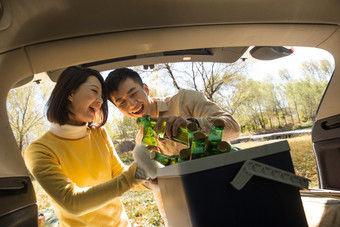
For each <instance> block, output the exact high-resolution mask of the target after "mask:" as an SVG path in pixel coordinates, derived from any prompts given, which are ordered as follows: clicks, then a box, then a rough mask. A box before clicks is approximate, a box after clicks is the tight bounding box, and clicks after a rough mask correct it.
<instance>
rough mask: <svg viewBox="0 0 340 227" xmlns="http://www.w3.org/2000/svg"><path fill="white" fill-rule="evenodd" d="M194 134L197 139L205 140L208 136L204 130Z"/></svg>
mask: <svg viewBox="0 0 340 227" xmlns="http://www.w3.org/2000/svg"><path fill="white" fill-rule="evenodd" d="M192 136H193V137H194V139H195V140H205V139H206V138H207V136H206V135H205V134H204V133H203V132H195V133H194V134H193V135H192Z"/></svg>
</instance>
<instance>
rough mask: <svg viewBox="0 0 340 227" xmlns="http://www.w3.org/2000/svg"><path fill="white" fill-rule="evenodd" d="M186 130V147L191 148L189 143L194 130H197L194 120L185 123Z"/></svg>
mask: <svg viewBox="0 0 340 227" xmlns="http://www.w3.org/2000/svg"><path fill="white" fill-rule="evenodd" d="M187 131H188V147H189V149H190V148H191V143H192V137H193V135H194V133H195V132H198V126H197V124H196V123H195V122H190V123H189V124H188V125H187Z"/></svg>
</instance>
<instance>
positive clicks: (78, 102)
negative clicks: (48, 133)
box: [67, 76, 103, 125]
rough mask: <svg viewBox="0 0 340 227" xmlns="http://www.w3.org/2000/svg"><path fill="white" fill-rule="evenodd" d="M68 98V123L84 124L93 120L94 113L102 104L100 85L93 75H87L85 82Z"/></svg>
mask: <svg viewBox="0 0 340 227" xmlns="http://www.w3.org/2000/svg"><path fill="white" fill-rule="evenodd" d="M68 100H69V101H70V105H69V110H70V112H71V113H73V114H70V116H69V122H67V123H68V124H71V125H84V124H86V123H87V122H93V121H94V119H95V116H96V114H97V113H98V111H100V108H101V105H102V104H103V99H102V86H101V84H100V82H99V80H98V79H97V78H96V77H95V76H89V77H88V78H87V80H86V81H85V83H83V84H82V85H80V87H79V88H78V89H77V90H75V91H73V92H72V93H71V94H70V95H69V97H68Z"/></svg>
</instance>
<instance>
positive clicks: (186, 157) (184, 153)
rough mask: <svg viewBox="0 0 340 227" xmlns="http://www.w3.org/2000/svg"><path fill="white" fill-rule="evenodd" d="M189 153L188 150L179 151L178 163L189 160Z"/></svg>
mask: <svg viewBox="0 0 340 227" xmlns="http://www.w3.org/2000/svg"><path fill="white" fill-rule="evenodd" d="M190 155H191V151H190V149H189V148H184V149H182V150H180V151H179V158H178V162H185V161H188V160H190Z"/></svg>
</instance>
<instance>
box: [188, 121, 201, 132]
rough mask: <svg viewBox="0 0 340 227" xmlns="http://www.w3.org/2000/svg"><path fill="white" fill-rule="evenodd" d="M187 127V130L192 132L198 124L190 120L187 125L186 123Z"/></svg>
mask: <svg viewBox="0 0 340 227" xmlns="http://www.w3.org/2000/svg"><path fill="white" fill-rule="evenodd" d="M187 129H188V131H190V132H192V131H196V130H197V129H198V126H197V124H196V123H195V122H190V123H189V124H188V125H187Z"/></svg>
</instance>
